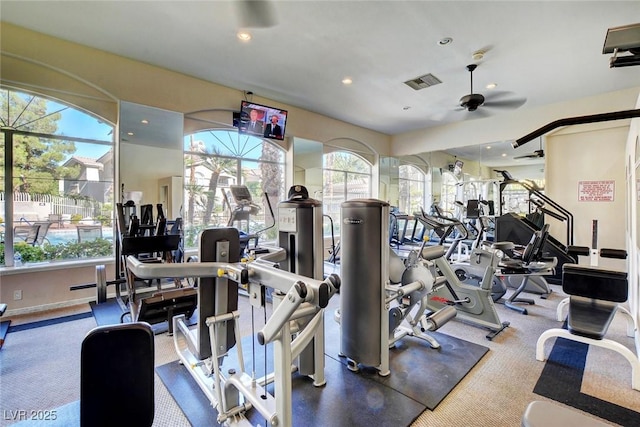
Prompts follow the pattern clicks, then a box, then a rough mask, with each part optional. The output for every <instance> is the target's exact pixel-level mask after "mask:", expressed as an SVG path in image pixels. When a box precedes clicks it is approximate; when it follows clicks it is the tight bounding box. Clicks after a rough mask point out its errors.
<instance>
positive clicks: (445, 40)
mask: <svg viewBox="0 0 640 427" xmlns="http://www.w3.org/2000/svg"><path fill="white" fill-rule="evenodd" d="M452 41H453V39H452V38H451V37H445V38H443V39H440V40H438V44H439V45H440V46H446V45H448V44H450V43H451V42H452Z"/></svg>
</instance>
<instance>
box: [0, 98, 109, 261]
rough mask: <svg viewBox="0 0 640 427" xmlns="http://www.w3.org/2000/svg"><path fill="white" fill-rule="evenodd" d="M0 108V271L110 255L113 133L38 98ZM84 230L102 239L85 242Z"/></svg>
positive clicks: (5, 101) (88, 118)
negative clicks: (8, 267)
mask: <svg viewBox="0 0 640 427" xmlns="http://www.w3.org/2000/svg"><path fill="white" fill-rule="evenodd" d="M0 102H1V106H0V125H1V138H0V144H1V147H0V148H1V150H2V156H1V161H2V171H1V173H2V175H0V182H1V187H0V242H1V243H0V246H1V249H2V250H0V264H2V265H13V263H14V261H15V262H16V264H23V265H24V266H29V265H33V264H34V263H40V262H43V261H56V260H75V259H79V258H89V257H95V256H105V255H111V254H112V253H113V249H112V240H113V239H112V236H113V231H112V230H113V229H112V224H113V176H114V163H113V146H114V143H113V141H114V136H113V135H114V127H113V126H112V125H110V124H107V123H105V122H103V121H101V120H100V119H98V118H96V117H94V116H91V115H89V114H87V113H85V112H83V111H80V110H78V109H76V108H74V107H71V106H69V105H65V104H63V103H61V102H58V101H54V100H51V99H47V98H44V97H42V96H38V95H33V94H28V93H24V92H17V91H13V90H8V89H0ZM7 148H10V149H9V150H8V149H7ZM9 183H10V184H9ZM7 188H8V189H10V191H6V189H7ZM11 206H12V208H11ZM83 227H93V228H94V229H96V230H98V231H99V232H98V231H96V233H94V235H95V236H102V237H98V238H92V239H91V241H86V240H84V241H82V239H81V236H80V235H81V233H80V232H79V229H82V228H83ZM11 234H12V235H13V239H8V236H9V235H11ZM6 257H11V259H9V260H6Z"/></svg>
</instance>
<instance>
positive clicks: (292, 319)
mask: <svg viewBox="0 0 640 427" xmlns="http://www.w3.org/2000/svg"><path fill="white" fill-rule="evenodd" d="M127 267H128V268H129V269H130V270H131V271H132V272H133V274H135V275H136V276H137V277H140V278H143V279H154V278H162V277H216V278H218V279H222V280H226V279H228V280H231V281H233V282H236V283H238V285H239V286H243V287H245V286H247V287H248V290H249V296H250V298H252V295H253V296H255V295H258V294H259V293H260V292H261V290H260V289H259V288H260V287H262V286H268V287H271V288H273V289H275V290H276V291H279V292H281V293H283V294H284V296H283V297H282V298H281V301H280V302H279V303H278V304H277V306H276V303H275V302H274V307H275V308H274V310H273V313H272V315H271V317H270V318H269V319H268V320H267V322H266V324H265V325H264V327H263V328H262V329H261V330H260V331H259V332H258V334H257V336H258V341H259V342H260V344H262V345H266V344H268V343H273V351H274V355H273V357H274V372H273V373H272V374H269V375H265V377H262V378H255V376H250V375H248V374H247V373H246V372H244V361H243V357H242V347H241V337H240V336H239V334H240V333H239V328H238V327H237V326H238V318H239V314H238V312H237V311H233V312H226V313H220V314H217V315H215V316H210V317H208V318H207V319H206V327H208V328H209V337H210V345H211V350H212V355H211V356H210V357H209V358H207V359H205V360H200V359H199V358H198V357H196V355H195V354H197V352H196V351H195V350H194V349H195V348H196V346H197V344H198V343H197V339H198V337H197V333H196V330H195V329H190V328H189V327H188V326H187V324H186V322H185V319H184V316H177V317H174V320H173V322H174V344H175V347H176V351H177V352H178V355H179V357H180V360H181V362H182V363H183V364H184V366H185V367H186V368H187V369H188V370H189V372H190V374H191V375H192V376H193V378H194V379H195V381H196V382H197V383H198V385H199V386H200V388H201V389H202V391H203V392H204V393H205V395H206V396H207V398H208V399H209V401H210V402H211V404H212V406H213V407H214V408H215V409H216V410H217V411H218V414H219V415H218V422H220V423H223V424H225V425H229V426H240V425H246V426H250V425H252V424H251V423H250V422H249V421H248V420H247V418H246V416H245V413H246V411H247V410H249V409H250V408H255V409H256V410H257V411H258V412H259V413H260V414H261V415H262V416H263V417H264V418H265V419H266V420H267V421H268V422H269V423H271V425H278V426H284V427H289V426H292V411H293V409H292V390H291V388H292V379H291V373H292V362H293V360H294V359H295V358H296V357H297V356H298V355H299V354H300V353H301V352H302V351H303V350H304V349H305V347H306V346H307V345H308V344H309V343H310V342H312V341H314V342H315V350H314V351H315V352H316V353H317V354H319V355H322V356H321V357H317V358H316V359H317V360H319V361H323V359H324V339H323V338H324V335H323V332H324V331H323V328H324V307H326V305H327V303H328V301H329V299H330V298H331V297H332V296H333V295H334V294H335V293H337V291H338V289H339V286H340V280H339V278H338V277H337V276H334V275H332V276H330V277H328V278H327V279H325V280H323V281H319V280H315V279H311V278H308V277H304V276H299V275H296V274H293V273H289V272H287V271H283V270H279V269H276V268H274V267H273V266H272V265H271V264H269V263H267V262H261V261H260V260H256V261H250V262H246V263H224V262H195V263H184V264H143V263H141V262H140V261H138V260H137V259H135V258H134V257H128V258H127ZM311 316H312V317H311ZM309 317H311V320H310V321H308V322H306V319H308V318H309ZM297 319H305V321H304V322H296V320H297ZM227 322H235V326H236V327H235V341H236V348H237V352H238V368H237V369H236V370H230V371H228V374H229V375H228V376H227V375H225V374H224V373H222V372H221V370H220V366H219V360H216V359H219V358H221V357H224V356H225V355H226V351H227V349H225V348H224V345H222V348H221V347H219V346H221V344H220V342H219V337H220V334H219V331H218V330H217V329H218V326H219V325H222V324H225V323H227ZM198 327H200V323H199V324H198ZM292 334H295V338H294V339H293V340H292ZM314 338H315V340H314ZM319 338H321V339H319ZM215 349H218V350H220V349H222V350H223V352H222V354H221V352H220V351H214V350H215ZM310 376H311V377H312V378H313V379H314V385H323V384H324V382H325V380H324V364H323V363H317V364H316V366H315V372H314V374H313V375H310ZM270 382H273V384H274V388H275V390H274V395H275V396H274V395H271V394H269V393H268V392H267V391H266V389H265V387H266V384H268V383H270Z"/></svg>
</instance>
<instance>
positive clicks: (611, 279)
mask: <svg viewBox="0 0 640 427" xmlns="http://www.w3.org/2000/svg"><path fill="white" fill-rule="evenodd" d="M562 290H563V291H564V292H565V293H567V294H568V295H570V298H569V315H568V317H567V327H568V330H567V329H560V328H554V329H549V330H547V331H545V332H543V333H542V335H540V338H538V342H537V345H536V359H537V360H539V361H544V360H545V355H544V344H545V342H546V341H547V340H548V339H549V338H552V337H562V338H566V339H569V340H573V341H578V342H581V343H584V344H589V345H595V346H598V347H603V348H608V349H610V350H614V351H616V352H618V353H620V354H621V355H622V356H624V357H625V358H626V359H627V360H628V361H629V363H630V364H631V387H632V388H633V389H634V390H640V359H638V356H637V355H635V354H634V353H633V352H632V351H631V350H629V349H628V348H627V347H625V346H624V345H622V344H620V343H618V342H615V341H612V340H610V339H606V338H604V336H605V334H606V333H607V330H608V329H609V326H610V325H611V322H612V320H613V317H614V316H615V314H616V312H617V311H618V309H619V308H620V307H618V304H619V303H623V302H625V301H627V297H628V290H629V282H628V280H627V273H626V272H623V271H612V270H607V269H604V268H600V267H586V266H582V265H577V264H564V265H563V268H562Z"/></svg>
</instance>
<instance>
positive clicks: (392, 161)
mask: <svg viewBox="0 0 640 427" xmlns="http://www.w3.org/2000/svg"><path fill="white" fill-rule="evenodd" d="M399 167H400V160H399V159H397V158H395V157H385V156H381V157H380V187H379V195H378V198H379V199H380V200H384V201H385V202H387V203H389V204H390V205H391V206H398V202H399V197H398V195H399V178H400V171H399Z"/></svg>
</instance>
